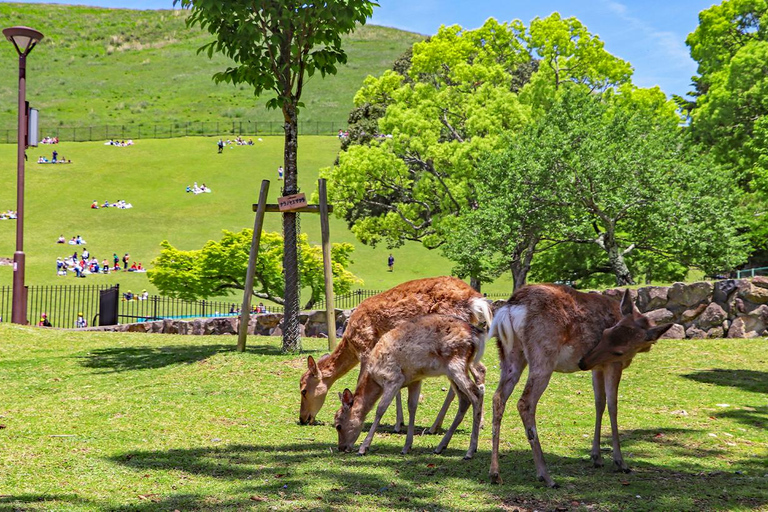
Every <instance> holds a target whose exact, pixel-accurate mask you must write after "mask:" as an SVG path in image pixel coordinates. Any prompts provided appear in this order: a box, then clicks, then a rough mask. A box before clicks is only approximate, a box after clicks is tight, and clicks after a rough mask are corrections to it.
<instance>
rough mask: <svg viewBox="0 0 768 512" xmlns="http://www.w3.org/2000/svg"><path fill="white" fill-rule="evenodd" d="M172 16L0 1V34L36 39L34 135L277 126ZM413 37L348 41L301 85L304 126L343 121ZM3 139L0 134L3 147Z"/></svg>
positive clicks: (363, 35)
mask: <svg viewBox="0 0 768 512" xmlns="http://www.w3.org/2000/svg"><path fill="white" fill-rule="evenodd" d="M185 17H186V12H185V11H181V10H173V11H171V10H160V11H149V10H146V11H138V10H128V9H103V8H96V7H84V6H66V5H38V4H15V3H0V27H8V26H13V25H27V26H30V27H33V28H35V29H37V30H40V31H41V32H42V33H43V34H44V35H45V39H44V40H43V42H42V43H41V44H40V45H39V46H38V47H36V48H35V49H34V50H33V52H32V54H31V55H30V57H29V60H28V71H27V83H28V85H27V87H28V88H27V99H28V100H29V101H30V103H31V104H32V105H33V106H35V107H37V108H39V109H40V112H41V115H40V118H41V127H42V130H43V134H45V133H46V132H45V129H46V128H49V129H50V128H51V127H54V126H96V125H105V124H110V125H121V124H127V125H135V124H144V125H152V124H155V123H159V124H168V123H170V122H173V123H176V122H178V123H182V122H201V121H208V122H210V121H222V122H224V121H232V120H236V121H243V122H247V121H260V122H263V121H279V120H280V119H281V115H280V114H279V113H278V112H275V111H267V110H266V108H265V107H264V103H265V101H266V98H261V99H259V98H255V97H254V95H253V91H252V89H249V88H248V87H247V86H238V87H235V86H233V85H231V84H221V85H216V84H215V83H214V82H213V81H212V80H211V76H212V75H213V73H215V72H216V71H219V70H222V69H225V68H226V67H227V66H228V65H229V64H230V63H231V61H230V60H229V59H226V58H225V57H223V56H220V55H216V56H214V58H213V59H208V57H207V56H206V55H203V54H200V55H198V54H197V49H198V48H199V47H200V46H201V45H202V44H204V43H205V42H207V41H209V40H210V39H211V36H210V35H208V34H207V33H204V32H202V31H200V29H199V28H197V27H195V28H191V29H190V28H187V27H186V25H185ZM421 37H422V36H419V35H417V34H413V33H409V32H403V31H400V30H396V29H391V28H385V27H378V26H363V27H360V28H359V29H358V30H357V31H356V32H355V33H354V34H353V35H351V36H350V37H348V38H347V39H346V42H345V48H346V50H347V52H348V55H349V63H348V64H347V65H346V66H341V67H340V68H339V73H338V74H337V75H336V76H335V77H328V78H326V79H322V78H320V76H319V75H316V76H315V77H313V78H311V79H310V80H309V82H308V83H307V86H306V90H305V95H304V97H303V100H304V103H305V104H306V105H307V108H306V110H304V111H303V112H302V114H301V120H302V121H304V122H317V121H324V122H326V121H334V122H338V123H341V122H344V121H346V119H347V114H348V113H349V111H350V109H351V107H352V98H353V96H354V94H355V92H356V91H357V90H358V89H359V87H360V85H361V84H362V81H363V79H364V78H365V77H366V76H367V75H369V74H379V73H381V72H382V71H384V70H385V69H387V68H389V67H391V65H392V63H393V62H394V60H395V59H396V58H397V57H398V56H399V55H401V54H402V53H403V51H405V50H406V49H407V48H408V47H409V46H411V45H412V44H413V43H414V42H415V41H418V40H419V39H421ZM0 69H2V70H4V71H3V72H2V73H0V131H3V132H4V130H6V129H11V130H15V126H16V116H17V112H16V101H17V99H16V98H17V96H16V95H17V74H16V69H17V56H16V52H15V51H14V49H13V47H12V45H11V44H10V43H8V42H6V41H4V40H3V41H2V44H0ZM4 140H5V137H0V141H4Z"/></svg>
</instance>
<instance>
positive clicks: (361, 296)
mask: <svg viewBox="0 0 768 512" xmlns="http://www.w3.org/2000/svg"><path fill="white" fill-rule="evenodd" d="M381 292H382V290H354V291H351V292H349V293H345V294H340V295H337V296H336V297H334V298H333V303H334V304H333V306H334V307H335V308H336V309H353V308H356V307H357V306H359V305H360V303H361V302H363V301H364V300H365V299H367V298H369V297H373V296H374V295H378V294H379V293H381ZM511 294H512V293H511V292H510V293H487V294H485V297H486V298H487V299H489V300H501V299H508V298H509V296H510V295H511ZM315 309H325V300H320V301H318V302H317V303H315Z"/></svg>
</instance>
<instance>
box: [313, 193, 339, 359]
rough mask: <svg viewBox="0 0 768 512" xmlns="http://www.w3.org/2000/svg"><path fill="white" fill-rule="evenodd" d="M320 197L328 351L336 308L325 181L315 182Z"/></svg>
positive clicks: (331, 345) (332, 342)
mask: <svg viewBox="0 0 768 512" xmlns="http://www.w3.org/2000/svg"><path fill="white" fill-rule="evenodd" d="M317 185H318V192H319V195H320V232H321V234H322V241H323V274H324V276H325V323H326V326H327V327H328V350H329V351H333V349H335V348H336V308H335V307H334V306H333V269H332V267H331V240H330V238H331V237H330V228H329V226H328V197H327V192H326V187H325V179H324V178H321V179H319V180H317Z"/></svg>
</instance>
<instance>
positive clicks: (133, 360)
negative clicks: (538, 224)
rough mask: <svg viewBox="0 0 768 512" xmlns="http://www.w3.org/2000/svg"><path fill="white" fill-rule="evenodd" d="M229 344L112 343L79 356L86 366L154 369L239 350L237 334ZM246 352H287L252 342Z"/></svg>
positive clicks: (106, 369) (114, 369) (117, 369)
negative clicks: (129, 344) (156, 344)
mask: <svg viewBox="0 0 768 512" xmlns="http://www.w3.org/2000/svg"><path fill="white" fill-rule="evenodd" d="M232 339H233V343H232V344H229V345H224V344H216V345H168V346H165V347H152V346H144V347H110V348H103V349H96V350H92V351H90V352H89V353H88V354H87V355H85V356H81V357H79V359H80V364H81V365H82V366H84V367H86V368H94V369H99V370H104V372H102V373H112V372H125V371H131V370H153V369H157V368H164V367H166V366H171V365H175V364H191V363H196V362H198V361H202V360H204V359H207V358H209V357H211V356H213V355H215V354H218V353H222V352H234V351H235V350H236V346H235V341H236V339H235V338H232ZM246 353H248V354H255V355H260V356H285V354H283V353H282V352H281V351H280V347H279V346H272V345H252V346H249V347H247V348H246Z"/></svg>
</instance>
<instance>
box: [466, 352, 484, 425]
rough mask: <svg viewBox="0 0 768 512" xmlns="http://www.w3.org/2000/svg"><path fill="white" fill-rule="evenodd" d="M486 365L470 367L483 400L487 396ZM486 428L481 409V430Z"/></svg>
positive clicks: (474, 364) (477, 364) (473, 364)
mask: <svg viewBox="0 0 768 512" xmlns="http://www.w3.org/2000/svg"><path fill="white" fill-rule="evenodd" d="M485 372H486V370H485V365H484V364H483V363H480V362H478V363H471V364H470V365H469V373H470V374H471V375H472V378H473V379H474V380H475V384H477V387H478V389H479V390H480V395H481V398H482V397H484V396H485ZM484 426H485V414H484V411H483V408H482V407H481V408H480V428H483V427H484Z"/></svg>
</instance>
